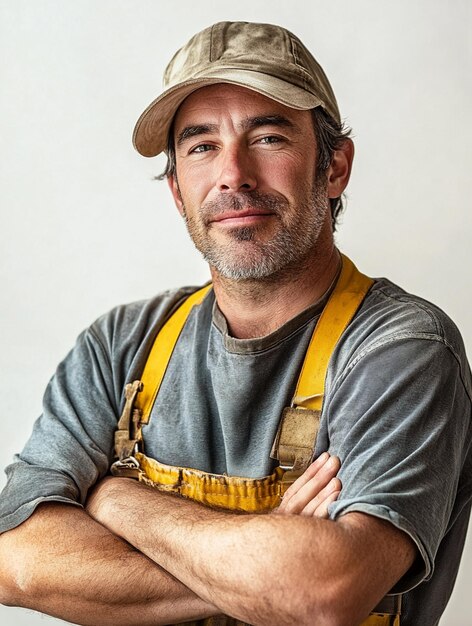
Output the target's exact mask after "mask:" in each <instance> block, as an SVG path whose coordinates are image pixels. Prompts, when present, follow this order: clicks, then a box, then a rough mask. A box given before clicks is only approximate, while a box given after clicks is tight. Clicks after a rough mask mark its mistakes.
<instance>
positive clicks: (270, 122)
mask: <svg viewBox="0 0 472 626" xmlns="http://www.w3.org/2000/svg"><path fill="white" fill-rule="evenodd" d="M240 126H241V128H242V129H243V130H252V129H253V128H259V127H260V126H280V127H282V128H297V126H296V124H294V123H293V122H292V121H291V120H289V119H288V118H287V117H284V116H283V115H256V116H255V117H248V118H246V119H245V120H243V121H242V122H241V124H240Z"/></svg>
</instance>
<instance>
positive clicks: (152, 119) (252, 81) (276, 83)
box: [133, 69, 324, 157]
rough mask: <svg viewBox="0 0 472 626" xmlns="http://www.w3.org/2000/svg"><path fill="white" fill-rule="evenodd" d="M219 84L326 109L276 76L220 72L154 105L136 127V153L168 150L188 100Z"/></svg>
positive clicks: (169, 92) (190, 82)
mask: <svg viewBox="0 0 472 626" xmlns="http://www.w3.org/2000/svg"><path fill="white" fill-rule="evenodd" d="M217 83H228V84H231V85H238V86H239V87H246V88H247V89H251V90H253V91H257V92H258V93H260V94H262V95H263V96H266V97H267V98H271V99H272V100H275V101H276V102H280V103H281V104H284V105H285V106H288V107H290V108H291V109H301V110H307V109H313V108H315V107H317V106H324V102H322V101H321V100H320V99H319V98H318V97H317V96H315V95H314V94H312V93H310V92H308V91H306V90H305V89H301V88H300V87H297V86H296V85H292V84H291V83H287V82H285V81H284V80H281V79H280V78H276V77H275V76H269V75H267V74H262V73H259V72H255V71H251V70H235V69H218V70H215V71H214V72H211V73H206V74H205V76H202V77H198V78H194V79H192V80H188V81H184V82H182V83H179V84H178V85H175V86H174V87H170V88H169V89H167V90H166V91H165V92H164V93H162V94H161V95H160V96H159V97H158V98H156V99H155V100H154V101H153V102H151V104H150V105H149V106H148V108H147V109H146V110H145V111H144V113H143V114H142V115H141V117H140V118H139V119H138V121H137V122H136V126H135V128H134V132H133V144H134V147H135V148H136V150H137V151H138V152H139V153H140V154H142V155H143V156H146V157H153V156H156V155H157V154H159V153H160V152H162V151H163V150H165V149H166V148H167V136H168V134H169V129H170V126H171V124H172V120H173V119H174V116H175V114H176V112H177V109H178V108H179V106H180V105H181V104H182V102H183V101H184V100H185V98H187V97H188V96H189V95H190V94H191V93H193V92H194V91H196V90H197V89H201V88H202V87H206V86H207V85H215V84H217Z"/></svg>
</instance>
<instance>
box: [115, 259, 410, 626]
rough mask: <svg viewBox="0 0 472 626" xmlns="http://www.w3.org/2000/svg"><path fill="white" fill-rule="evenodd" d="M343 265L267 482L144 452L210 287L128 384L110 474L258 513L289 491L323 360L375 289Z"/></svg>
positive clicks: (367, 624)
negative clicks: (145, 430) (157, 407)
mask: <svg viewBox="0 0 472 626" xmlns="http://www.w3.org/2000/svg"><path fill="white" fill-rule="evenodd" d="M342 261H343V265H342V270H341V273H340V276H339V278H338V281H337V283H336V286H335V288H334V290H333V292H332V293H331V296H330V298H329V300H328V302H327V304H326V306H325V308H324V309H323V312H322V313H321V315H320V318H319V320H318V323H317V325H316V328H315V330H314V332H313V336H312V338H311V341H310V344H309V346H308V350H307V353H306V355H305V360H304V362H303V365H302V369H301V372H300V376H299V379H298V383H297V388H296V390H295V394H294V396H293V399H292V403H291V406H290V407H287V408H286V409H284V411H283V414H282V418H281V421H280V425H279V428H278V431H277V434H276V438H275V441H274V445H273V447H272V451H271V457H272V458H274V459H277V460H278V461H279V466H278V467H276V469H275V471H274V472H273V473H272V474H271V475H270V476H266V477H264V478H256V479H253V478H244V477H239V476H226V475H219V474H210V473H207V472H203V471H200V470H197V469H192V468H186V467H173V466H169V465H164V464H162V463H159V461H157V460H156V459H152V458H149V457H147V456H145V455H144V454H143V452H142V450H143V444H142V442H143V435H142V426H143V425H144V424H147V423H148V422H149V419H150V415H151V410H152V407H153V405H154V401H155V399H156V396H157V393H158V391H159V388H160V385H161V382H162V379H163V377H164V374H165V371H166V369H167V365H168V363H169V360H170V358H171V356H172V352H173V349H174V346H175V344H176V342H177V340H178V338H179V335H180V332H181V330H182V328H183V326H184V324H185V321H186V319H187V317H188V315H189V314H190V311H191V310H192V308H193V307H194V306H198V305H199V304H200V303H201V302H202V300H203V298H204V297H205V295H206V293H207V292H208V291H209V289H210V288H211V285H207V286H205V287H203V288H202V289H200V290H198V291H196V292H195V293H193V294H192V295H191V296H189V297H188V298H187V299H186V300H185V301H184V302H183V304H181V305H180V306H179V308H177V310H176V311H175V312H174V313H173V314H172V315H171V316H170V317H169V319H168V320H167V321H166V322H165V324H164V325H163V327H162V328H161V330H160V331H159V333H158V335H157V337H156V339H155V341H154V344H153V346H152V348H151V351H150V353H149V356H148V359H147V362H146V365H145V367H144V371H143V374H142V378H141V380H138V381H134V382H133V383H130V384H128V385H126V388H125V397H126V402H125V406H124V409H123V413H122V415H121V418H120V420H119V422H118V429H117V431H116V433H115V452H116V456H117V458H118V460H117V461H116V462H115V463H114V464H113V465H112V467H111V471H112V473H113V474H114V475H116V476H129V477H133V478H137V479H138V480H140V481H141V482H144V483H146V484H148V485H151V486H153V487H156V488H157V489H159V490H162V491H167V492H171V493H175V494H179V495H181V496H184V497H186V498H190V499H192V500H195V501H196V502H200V503H201V504H205V505H209V506H212V507H220V508H224V509H226V510H232V511H245V512H247V513H256V512H259V513H260V512H264V511H269V510H271V509H273V508H275V507H277V506H278V505H279V504H280V501H281V498H282V496H283V494H284V493H285V491H286V490H287V488H288V487H289V486H290V485H291V484H292V483H293V482H294V481H295V480H296V478H297V477H298V476H300V475H301V474H302V473H303V472H304V471H305V469H306V468H307V467H308V465H309V464H310V463H311V461H312V458H313V454H314V450H315V443H316V436H317V434H318V427H319V421H320V416H321V409H322V403H323V395H324V381H325V376H326V371H327V368H328V362H329V359H330V357H331V354H332V352H333V350H334V347H335V345H336V343H337V341H338V339H339V338H340V337H341V335H342V333H343V332H344V330H345V329H346V327H347V325H348V324H349V322H350V321H351V319H352V318H353V316H354V314H355V313H356V311H357V309H358V308H359V306H360V304H361V303H362V301H363V299H364V297H365V295H366V294H367V292H368V290H369V289H370V287H371V285H372V283H373V281H372V279H371V278H368V277H367V276H364V275H363V274H361V273H360V272H359V271H358V270H357V269H356V267H355V266H354V264H353V263H352V262H351V261H350V260H349V259H348V258H347V257H345V256H344V255H343V258H342ZM400 605H401V596H399V595H389V596H386V597H385V598H384V599H383V600H382V601H381V602H380V604H379V605H378V606H377V607H376V608H375V609H374V611H373V612H372V613H371V615H370V616H369V617H368V618H367V619H366V620H365V621H364V622H363V623H362V625H361V626H399V625H400ZM186 624H187V625H192V624H193V625H197V624H199V625H205V626H210V625H211V626H220V625H221V626H223V625H224V626H242V625H243V622H240V621H238V620H235V619H233V618H231V617H227V616H219V617H215V618H208V619H205V620H199V621H195V622H186Z"/></svg>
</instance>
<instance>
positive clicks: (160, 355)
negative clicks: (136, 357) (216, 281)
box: [110, 284, 211, 478]
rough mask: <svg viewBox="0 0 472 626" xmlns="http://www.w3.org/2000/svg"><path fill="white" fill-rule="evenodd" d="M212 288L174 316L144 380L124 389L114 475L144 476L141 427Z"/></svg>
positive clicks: (162, 331) (156, 341) (150, 358)
mask: <svg viewBox="0 0 472 626" xmlns="http://www.w3.org/2000/svg"><path fill="white" fill-rule="evenodd" d="M210 289H211V284H210V285H205V286H204V287H202V288H201V289H198V291H195V292H194V293H192V294H191V295H190V296H189V297H188V298H186V299H185V301H184V302H183V303H182V304H181V305H180V306H179V307H178V308H177V310H176V311H174V313H172V315H171V316H170V317H169V319H168V320H167V321H166V322H165V323H164V325H163V327H162V328H161V329H160V331H159V332H158V333H157V336H156V338H155V339H154V343H153V345H152V348H151V351H150V352H149V355H148V357H147V360H146V364H145V366H144V371H143V373H142V376H141V380H135V381H134V382H132V383H128V384H127V385H126V386H125V400H126V401H125V406H124V408H123V412H122V414H121V417H120V420H119V422H118V427H117V430H116V431H115V457H116V458H117V461H115V462H114V463H113V465H112V466H111V468H110V470H111V473H112V474H114V475H115V476H129V477H132V478H139V477H140V476H141V475H142V470H141V468H140V464H139V462H138V461H137V460H136V458H135V454H136V453H137V452H138V450H139V444H140V443H141V441H142V432H141V429H142V426H143V424H147V423H148V422H149V417H150V415H151V410H152V407H153V404H154V401H155V399H156V396H157V393H158V391H159V388H160V386H161V383H162V379H163V378H164V374H165V373H166V369H167V365H168V364H169V361H170V358H171V356H172V352H173V351H174V348H175V344H176V343H177V340H178V338H179V336H180V333H181V332H182V328H183V327H184V324H185V322H186V320H187V318H188V316H189V315H190V311H191V310H192V309H193V307H194V306H196V305H198V304H200V303H201V302H202V300H203V298H204V297H205V295H206V294H207V293H208V291H209V290H210Z"/></svg>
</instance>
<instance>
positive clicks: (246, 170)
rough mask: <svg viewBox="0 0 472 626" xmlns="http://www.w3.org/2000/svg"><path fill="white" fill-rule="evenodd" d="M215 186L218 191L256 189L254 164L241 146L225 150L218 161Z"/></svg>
mask: <svg viewBox="0 0 472 626" xmlns="http://www.w3.org/2000/svg"><path fill="white" fill-rule="evenodd" d="M219 161H220V162H219V167H220V171H219V172H218V178H217V181H216V186H217V188H218V190H219V191H222V192H225V191H232V192H237V191H240V192H241V191H251V190H253V189H255V188H256V186H257V181H256V176H255V169H254V164H253V163H251V159H250V157H249V155H248V154H247V151H246V150H245V149H244V148H242V147H241V146H232V147H228V148H225V149H224V150H223V153H222V154H221V155H220V159H219Z"/></svg>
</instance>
